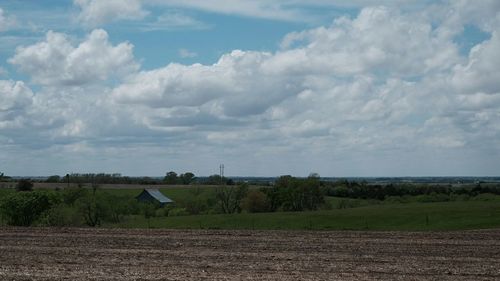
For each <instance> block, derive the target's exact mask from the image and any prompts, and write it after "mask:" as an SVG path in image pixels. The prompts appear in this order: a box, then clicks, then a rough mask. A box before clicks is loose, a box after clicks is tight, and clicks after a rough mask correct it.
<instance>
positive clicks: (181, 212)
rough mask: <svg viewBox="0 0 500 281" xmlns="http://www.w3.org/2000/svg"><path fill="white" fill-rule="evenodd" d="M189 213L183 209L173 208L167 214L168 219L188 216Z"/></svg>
mask: <svg viewBox="0 0 500 281" xmlns="http://www.w3.org/2000/svg"><path fill="white" fill-rule="evenodd" d="M188 215H189V212H188V211H187V210H186V209H185V208H173V209H172V210H170V212H168V216H169V217H177V216H188Z"/></svg>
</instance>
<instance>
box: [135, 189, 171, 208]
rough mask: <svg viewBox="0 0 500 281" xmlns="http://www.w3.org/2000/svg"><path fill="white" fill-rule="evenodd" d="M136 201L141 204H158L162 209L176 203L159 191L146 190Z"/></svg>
mask: <svg viewBox="0 0 500 281" xmlns="http://www.w3.org/2000/svg"><path fill="white" fill-rule="evenodd" d="M135 199H137V201H139V202H158V203H160V206H162V207H163V206H165V205H167V204H172V203H174V201H173V200H172V199H170V198H168V197H167V196H165V195H163V193H161V192H160V191H159V190H158V189H144V190H143V191H142V192H141V194H139V195H137V196H136V197H135Z"/></svg>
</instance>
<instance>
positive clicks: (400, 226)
mask: <svg viewBox="0 0 500 281" xmlns="http://www.w3.org/2000/svg"><path fill="white" fill-rule="evenodd" d="M108 226H110V227H125V228H148V227H152V228H183V229H198V228H202V229H313V230H343V229H349V230H407V231H410V230H459V229H480V228H496V227H500V201H498V200H494V201H462V202H440V203H406V204H380V205H373V206H365V207H359V208H350V209H339V210H329V211H315V212H295V213H291V212H286V213H285V212H277V213H261V214H232V215H198V216H179V217H157V218H150V219H149V220H147V219H145V218H143V217H139V216H136V217H132V218H129V219H128V220H126V221H124V222H123V223H119V224H114V225H108Z"/></svg>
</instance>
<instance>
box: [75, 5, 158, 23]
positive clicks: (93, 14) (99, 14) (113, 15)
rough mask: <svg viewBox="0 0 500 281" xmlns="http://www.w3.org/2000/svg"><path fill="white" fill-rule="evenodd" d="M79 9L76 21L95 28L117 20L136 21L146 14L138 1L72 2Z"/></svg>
mask: <svg viewBox="0 0 500 281" xmlns="http://www.w3.org/2000/svg"><path fill="white" fill-rule="evenodd" d="M74 4H75V5H77V6H79V7H80V9H81V12H80V15H79V16H78V20H80V21H81V22H83V23H84V24H86V25H88V26H91V27H95V26H99V25H102V24H105V23H108V22H112V21H117V20H137V19H142V18H144V17H145V16H146V15H147V14H148V12H147V11H145V10H143V8H142V5H141V1H140V0H106V1H100V0H74Z"/></svg>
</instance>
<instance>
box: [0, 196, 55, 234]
mask: <svg viewBox="0 0 500 281" xmlns="http://www.w3.org/2000/svg"><path fill="white" fill-rule="evenodd" d="M60 202H61V200H60V198H59V196H57V194H55V193H53V192H46V191H33V192H17V193H12V194H10V195H9V196H7V197H6V198H5V199H4V200H3V201H2V202H1V203H0V213H1V214H2V216H3V217H4V218H5V219H6V221H7V224H9V225H16V226H30V225H31V224H32V223H33V222H34V221H35V220H37V219H38V218H39V217H40V215H41V214H42V213H43V212H45V211H47V210H49V209H50V208H51V207H52V206H54V205H56V204H59V203H60Z"/></svg>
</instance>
